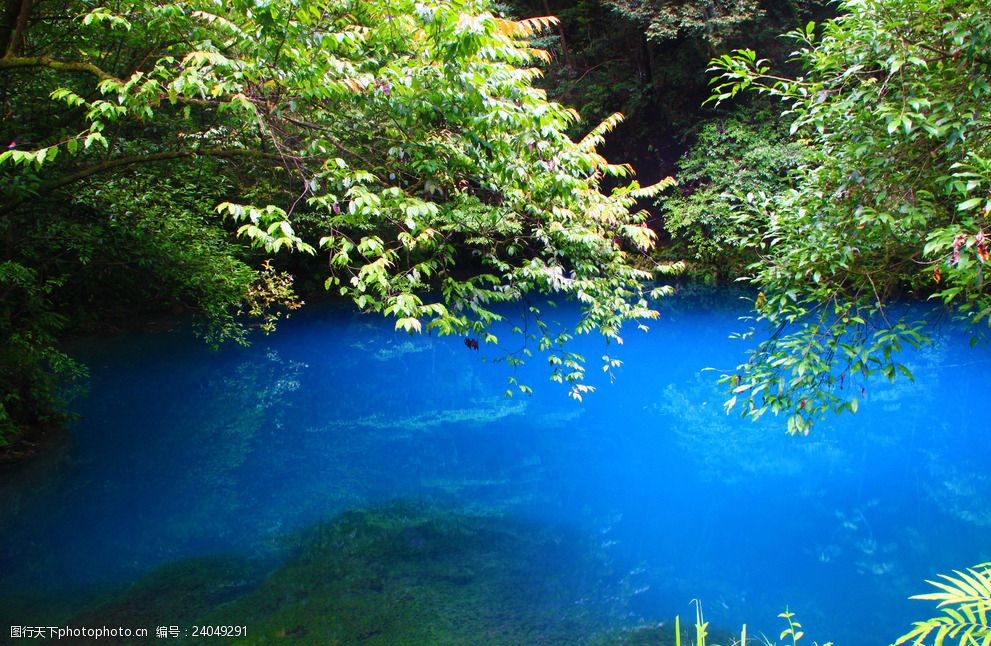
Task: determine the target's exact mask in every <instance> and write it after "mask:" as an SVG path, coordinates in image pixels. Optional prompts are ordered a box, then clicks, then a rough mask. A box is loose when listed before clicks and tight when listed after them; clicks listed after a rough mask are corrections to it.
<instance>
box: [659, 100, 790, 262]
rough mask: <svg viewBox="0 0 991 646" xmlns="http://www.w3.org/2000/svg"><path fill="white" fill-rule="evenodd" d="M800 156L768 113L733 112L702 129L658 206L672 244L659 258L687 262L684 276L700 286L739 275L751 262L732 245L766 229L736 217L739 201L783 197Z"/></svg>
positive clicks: (751, 253)
mask: <svg viewBox="0 0 991 646" xmlns="http://www.w3.org/2000/svg"><path fill="white" fill-rule="evenodd" d="M806 150H807V149H806V147H805V146H804V145H803V144H801V143H799V142H793V141H789V140H788V129H787V126H786V125H785V124H783V123H782V122H781V121H780V120H777V119H775V118H774V117H773V115H772V114H771V113H770V112H769V111H765V110H756V109H753V110H752V109H748V110H739V111H737V112H736V113H734V114H732V115H729V116H725V117H721V118H716V119H712V120H710V121H707V122H705V123H704V124H703V125H702V127H701V128H700V129H699V132H698V134H697V137H696V141H695V143H694V145H693V146H692V147H691V148H690V149H689V151H688V152H687V153H686V154H685V155H684V157H682V159H681V160H680V161H679V162H678V171H677V177H678V186H677V188H676V189H674V190H672V191H669V193H671V194H665V195H664V196H663V197H662V198H661V199H659V200H658V202H657V207H658V209H659V210H660V212H661V214H662V215H663V217H664V229H665V230H666V231H667V232H668V233H669V234H670V235H671V237H672V244H670V245H668V247H667V248H665V250H664V252H665V254H666V255H671V256H672V257H677V258H682V259H684V260H686V261H687V262H688V263H689V269H688V272H689V274H690V275H693V276H695V277H697V278H700V279H703V280H708V281H729V280H733V279H735V278H737V277H738V276H742V275H744V274H745V273H746V268H747V266H749V265H750V264H751V263H753V262H754V261H755V260H757V255H756V253H755V249H754V248H752V247H748V246H745V245H744V246H740V245H737V241H738V240H739V239H740V238H741V237H743V236H746V235H749V234H750V233H751V232H752V231H754V230H755V229H756V230H766V228H767V222H766V221H764V220H762V219H760V218H759V217H758V218H748V219H746V220H743V219H741V218H740V217H738V216H739V214H738V211H737V208H738V206H739V203H740V201H741V199H745V198H741V197H740V196H741V195H742V196H745V195H746V194H747V193H751V194H760V193H764V194H774V193H778V192H781V191H784V190H787V189H788V188H789V187H790V185H791V182H792V180H793V173H794V171H795V170H796V169H798V168H799V167H801V165H802V163H803V162H804V161H805V151H806Z"/></svg>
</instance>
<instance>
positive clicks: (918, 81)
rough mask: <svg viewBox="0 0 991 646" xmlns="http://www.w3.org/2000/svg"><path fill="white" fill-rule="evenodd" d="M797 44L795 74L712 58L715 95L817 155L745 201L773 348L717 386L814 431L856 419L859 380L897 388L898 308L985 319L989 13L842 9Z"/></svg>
mask: <svg viewBox="0 0 991 646" xmlns="http://www.w3.org/2000/svg"><path fill="white" fill-rule="evenodd" d="M841 8H842V10H843V14H842V15H841V16H839V17H838V18H836V19H835V20H832V21H829V22H827V23H826V24H824V25H823V26H822V28H821V29H818V28H817V27H816V26H815V25H813V24H809V25H808V27H807V28H805V29H802V30H799V31H796V32H793V33H792V34H791V38H792V39H793V41H794V42H795V44H796V45H797V47H798V50H797V51H796V53H795V57H796V58H797V59H798V61H800V62H801V64H802V66H803V68H804V73H803V74H802V75H801V76H798V77H795V78H791V77H787V76H783V75H776V74H775V73H773V72H772V71H771V67H770V64H769V63H768V62H767V61H766V60H763V59H759V58H757V56H756V54H755V53H754V52H753V51H751V50H741V51H738V52H736V53H735V54H733V55H726V56H723V57H721V58H719V59H717V60H716V61H715V63H714V69H715V70H717V71H718V72H720V73H721V77H720V79H719V81H718V83H719V84H718V87H717V91H716V92H717V94H716V96H717V98H718V100H720V101H726V100H729V99H731V98H732V97H734V96H736V95H737V94H738V93H739V92H740V91H741V90H756V91H758V92H761V93H764V94H767V95H770V96H772V97H776V98H778V99H780V100H781V102H782V103H783V106H784V112H783V113H782V115H783V117H785V118H787V119H788V120H789V121H790V123H791V131H792V132H793V133H795V135H796V136H798V137H801V138H802V139H803V140H804V141H805V142H806V143H807V145H808V147H809V155H810V157H809V161H808V162H806V163H805V164H803V166H802V168H801V177H800V180H799V181H798V182H797V183H796V184H795V188H794V190H790V191H784V192H779V193H776V194H773V195H755V194H751V195H750V196H749V198H748V199H747V200H746V204H747V208H745V209H741V210H740V216H739V217H740V218H742V219H747V220H749V219H753V218H757V221H760V222H766V223H767V225H766V227H760V228H754V230H753V234H752V235H749V236H741V237H740V239H739V240H738V244H740V245H747V246H749V247H751V248H753V249H755V250H756V252H757V253H758V254H759V257H760V260H759V261H758V262H757V263H755V264H754V265H753V266H752V268H751V271H752V273H753V281H754V283H755V285H756V286H757V287H758V288H759V289H760V290H761V291H760V294H759V295H758V298H757V302H756V309H757V313H758V320H759V321H760V322H761V324H762V326H761V327H762V328H763V329H766V330H770V337H769V338H768V339H767V340H765V341H763V342H762V343H761V344H760V345H759V346H758V347H757V349H756V350H755V351H754V352H753V354H752V355H751V357H750V360H749V361H748V362H747V363H745V364H743V365H741V366H739V368H738V369H737V371H736V372H735V373H734V374H730V375H727V376H726V380H727V381H728V382H729V383H730V385H731V386H732V388H733V391H734V394H735V398H734V401H731V402H730V406H732V405H733V404H734V402H735V400H736V398H742V399H743V402H742V406H743V412H744V413H745V414H747V415H750V416H753V417H759V416H760V415H762V414H764V413H765V412H767V411H771V412H773V413H785V414H787V415H788V416H789V428H790V430H792V431H794V432H807V431H808V429H809V425H810V423H811V422H812V421H813V420H814V419H816V418H817V417H818V416H820V415H821V414H822V413H823V412H824V411H826V410H843V409H849V410H853V411H856V409H857V405H858V400H859V399H860V398H862V397H863V396H864V394H865V393H866V390H865V388H864V386H863V384H862V383H859V380H860V379H861V378H864V377H867V376H869V375H872V374H876V373H880V374H883V375H885V376H887V377H889V378H894V377H895V376H896V374H898V373H899V372H901V373H905V374H906V375H907V374H908V371H907V370H906V369H905V368H904V366H902V365H901V364H899V363H898V362H897V352H898V350H899V349H900V348H902V347H903V346H904V345H905V344H918V343H920V342H922V340H923V335H922V328H923V322H921V321H920V320H919V319H918V318H913V317H912V316H909V315H906V314H904V313H903V312H900V311H899V309H898V308H897V307H895V306H893V305H892V302H893V299H895V298H899V297H905V296H909V295H911V296H916V297H919V298H922V297H931V298H935V299H939V300H940V301H942V302H943V303H945V304H946V305H948V306H949V307H950V308H952V310H953V311H954V312H955V313H956V314H958V315H960V316H962V317H964V318H967V319H969V320H971V321H973V322H975V323H984V322H987V321H988V320H989V316H988V315H989V312H991V300H989V295H988V291H987V289H986V288H985V286H984V276H983V268H984V264H985V262H986V261H987V260H988V259H989V251H988V249H989V246H988V240H987V237H986V235H987V234H986V232H985V231H984V228H985V227H987V226H988V215H989V213H991V200H989V199H988V195H989V194H991V172H989V170H988V169H989V168H991V162H989V159H991V150H989V147H988V137H987V131H988V128H989V126H991V122H989V120H988V112H987V109H986V107H987V101H988V99H989V97H991V84H989V82H988V68H989V65H991V19H989V16H988V13H987V11H986V10H985V9H986V7H985V5H984V4H983V3H981V2H975V1H973V0H894V1H891V0H885V1H883V2H881V1H878V0H850V1H848V2H844V3H843V4H842V5H841Z"/></svg>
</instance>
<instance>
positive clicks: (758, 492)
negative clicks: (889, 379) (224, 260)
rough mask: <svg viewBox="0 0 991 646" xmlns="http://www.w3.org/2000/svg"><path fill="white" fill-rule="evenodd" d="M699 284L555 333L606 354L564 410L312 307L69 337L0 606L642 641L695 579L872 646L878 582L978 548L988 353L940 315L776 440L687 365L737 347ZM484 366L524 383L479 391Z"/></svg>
mask: <svg viewBox="0 0 991 646" xmlns="http://www.w3.org/2000/svg"><path fill="white" fill-rule="evenodd" d="M717 296H719V297H721V299H722V303H723V304H724V306H723V307H722V308H718V309H713V308H712V307H711V305H712V302H713V301H712V297H711V296H710V297H708V298H709V301H708V302H707V303H703V302H701V301H700V300H698V299H693V298H690V297H683V298H680V299H679V298H676V299H673V300H671V301H669V302H667V303H665V308H664V310H663V314H662V319H661V321H660V322H658V323H655V324H654V325H653V327H652V329H651V331H650V332H649V333H646V334H643V333H639V332H635V331H632V330H631V331H630V332H629V333H628V336H627V338H626V343H625V345H624V347H622V348H618V349H617V348H615V347H608V346H605V345H604V344H603V342H602V341H601V340H600V339H597V338H589V337H583V338H581V339H579V344H580V345H581V347H580V348H579V350H580V351H581V352H583V353H584V354H585V355H586V356H588V357H590V358H595V357H598V356H601V355H603V354H609V356H620V357H621V358H622V359H623V360H624V364H623V366H622V367H620V368H619V369H618V371H617V373H618V374H617V380H616V381H615V383H610V382H609V380H608V379H607V378H605V377H604V378H603V379H602V382H601V383H597V384H596V385H597V386H598V392H596V393H595V394H594V395H592V396H589V397H586V398H585V401H584V403H582V404H579V403H577V402H575V401H574V400H572V399H570V398H568V397H566V395H565V392H564V391H563V390H562V389H559V388H558V387H557V386H555V385H553V384H550V383H545V380H546V370H544V368H543V367H542V366H541V365H540V363H539V360H537V359H535V360H533V361H532V362H531V364H530V365H528V366H526V367H524V368H521V369H517V371H516V372H515V373H514V372H511V370H512V369H511V368H509V367H507V366H506V365H505V364H503V363H498V362H494V361H493V360H494V359H496V358H497V357H498V353H497V352H496V351H494V350H492V349H490V348H486V347H484V346H483V347H482V348H480V349H479V351H477V352H476V351H473V350H471V349H469V348H466V347H465V345H464V344H463V343H462V340H460V339H450V338H443V339H438V338H434V337H430V336H418V337H409V336H406V335H404V334H396V333H394V332H392V331H391V329H390V328H391V326H390V325H389V324H388V323H387V322H379V321H378V320H376V319H373V318H368V317H362V316H357V315H352V314H350V313H347V312H344V311H340V310H332V309H325V310H322V311H320V310H314V311H312V312H311V313H309V314H307V315H304V316H299V317H297V318H295V319H293V320H291V321H289V322H287V323H286V324H285V325H284V326H283V327H282V329H281V330H280V332H279V333H277V334H276V335H275V336H273V337H270V338H261V339H258V340H257V342H256V344H255V345H254V346H253V347H251V348H247V349H242V348H229V349H225V350H223V351H221V352H218V353H213V352H210V351H208V350H206V349H204V348H202V347H201V346H200V345H198V344H197V343H195V342H194V341H191V339H189V338H188V337H187V336H186V335H184V334H180V333H174V334H157V335H132V336H122V337H116V338H112V339H107V340H103V341H98V342H97V341H94V342H92V343H90V344H89V345H88V346H87V347H86V348H85V350H84V351H83V353H82V354H84V355H85V356H84V357H83V358H84V359H85V360H87V361H88V362H89V364H90V366H91V369H92V375H93V376H92V383H91V389H90V395H89V397H88V398H87V399H85V400H84V401H80V402H79V403H78V409H79V412H80V413H81V415H82V417H81V420H80V421H79V423H77V424H76V425H75V426H74V428H73V429H72V435H71V439H70V440H69V442H68V444H67V446H65V447H59V449H58V450H57V451H54V452H53V454H52V455H51V456H49V457H48V458H47V459H45V460H43V461H39V462H38V463H36V464H33V465H30V466H29V468H27V469H20V470H19V471H17V472H13V473H10V474H7V475H5V476H2V477H3V478H4V480H3V481H0V511H2V515H0V597H2V598H0V620H2V621H6V622H7V623H10V624H19V625H30V623H31V622H35V623H37V624H38V625H51V624H53V623H55V622H58V621H71V622H72V623H73V624H78V625H83V624H82V622H83V621H86V622H90V623H101V621H102V620H101V619H100V618H101V617H107V618H108V619H106V622H109V621H111V618H114V620H115V621H116V620H117V619H120V620H121V621H123V620H124V619H129V620H131V621H133V622H148V623H149V625H152V626H153V625H154V624H155V622H168V623H170V624H175V623H177V622H179V621H187V620H188V621H193V620H197V621H201V620H209V621H211V622H214V623H226V624H240V623H248V624H249V629H251V630H253V631H255V632H254V633H252V634H255V635H263V634H266V635H269V636H272V637H277V636H280V635H281V636H283V637H294V638H296V639H303V640H307V639H309V640H318V641H319V640H320V639H325V638H326V639H338V640H343V641H344V642H350V641H365V642H369V643H396V641H397V640H399V641H402V640H404V639H405V640H406V641H407V643H445V640H446V641H448V642H450V641H454V642H457V641H458V639H461V640H462V641H464V640H467V641H469V642H471V641H474V642H475V643H482V642H487V643H496V642H502V643H555V642H556V643H574V641H575V640H576V639H580V640H584V641H590V640H591V641H594V640H602V641H603V643H615V642H617V641H620V642H625V643H663V640H666V639H668V638H670V627H669V622H670V620H671V618H672V617H673V616H674V615H675V614H681V615H682V617H685V616H689V615H691V614H692V613H693V608H692V606H690V605H689V604H690V601H691V600H692V599H694V598H700V599H702V600H703V603H704V608H705V610H706V616H707V619H709V620H710V622H711V623H712V624H713V625H717V626H724V627H727V628H732V627H734V626H738V625H739V624H740V623H743V622H747V623H748V625H749V626H750V627H751V629H752V634H759V631H764V632H766V633H767V634H768V635H774V634H776V632H775V631H780V626H779V625H778V623H777V620H776V619H775V618H776V616H777V614H778V613H779V612H780V611H781V610H782V609H784V607H785V606H786V605H787V606H788V607H790V608H791V609H793V610H797V611H798V612H799V618H800V619H801V621H802V623H803V625H804V626H805V628H806V629H807V633H808V635H809V636H808V637H807V638H806V639H808V640H809V641H810V642H811V640H812V639H817V640H819V641H820V642H822V641H825V640H827V639H833V640H835V641H837V642H838V643H845V644H859V643H881V642H880V641H879V640H890V639H891V638H893V637H894V636H897V635H898V634H901V633H902V632H904V630H905V629H906V628H907V626H908V625H909V622H910V621H911V620H912V619H915V618H920V617H923V616H927V615H928V613H929V612H930V610H931V609H930V608H928V607H926V606H925V605H924V604H921V603H919V602H910V601H908V600H907V597H908V595H910V594H913V593H916V592H919V591H921V590H922V589H923V586H924V583H923V580H924V579H925V578H932V576H933V575H935V574H936V573H937V572H941V571H948V570H950V569H952V568H956V567H961V566H966V565H970V564H973V563H977V562H980V561H982V560H988V559H991V552H989V549H991V547H989V546H991V541H989V540H988V539H989V537H991V534H989V532H991V529H989V528H991V514H989V513H988V511H987V505H986V501H987V499H988V497H989V496H991V478H989V477H988V475H987V474H986V465H987V463H988V457H989V450H988V446H989V444H988V442H987V439H986V437H985V436H984V433H983V428H982V424H981V421H980V418H981V415H980V414H977V413H974V414H970V413H968V411H978V410H979V409H980V405H981V404H980V403H981V402H982V401H983V400H984V396H985V392H986V390H987V385H988V384H987V378H986V376H985V375H986V373H987V367H988V362H989V360H991V353H989V351H988V350H987V349H986V348H980V347H979V348H977V349H973V350H971V349H969V348H967V338H966V337H965V336H963V335H955V334H953V333H951V332H949V331H947V332H946V333H945V334H944V336H943V337H942V338H941V339H940V340H939V342H938V343H936V344H935V345H934V346H932V347H930V348H927V349H925V350H924V351H922V352H919V353H916V354H914V355H912V356H911V357H909V359H908V363H909V364H910V367H911V368H912V369H913V371H914V372H915V374H916V377H917V380H916V382H915V383H911V382H907V381H904V382H903V381H899V382H896V383H894V384H882V383H877V384H873V385H872V386H871V392H869V393H868V397H867V399H866V401H865V402H864V403H863V405H862V406H861V409H860V412H859V413H858V414H857V415H856V416H847V417H843V418H839V419H835V420H829V421H828V422H827V423H824V424H823V425H821V426H820V427H817V428H816V429H815V431H814V433H813V435H812V436H811V437H808V438H791V437H787V436H785V435H784V433H783V429H782V427H781V426H775V425H774V424H773V422H774V420H769V421H768V423H766V424H763V425H752V424H750V423H746V422H742V421H740V420H738V419H737V418H736V417H727V416H726V415H725V414H724V413H723V410H722V405H721V404H722V399H723V395H722V393H721V391H720V390H719V388H718V387H717V386H715V385H714V384H713V380H714V379H713V377H712V376H711V373H703V372H700V371H701V369H702V368H705V367H708V366H714V367H727V366H731V365H734V364H735V363H736V362H737V361H738V359H739V357H740V356H742V351H743V349H742V348H741V347H739V345H738V343H734V342H730V341H728V340H727V337H728V335H729V333H730V332H732V331H735V330H736V329H738V327H739V324H738V322H737V321H736V318H735V317H736V316H738V315H739V314H740V313H741V311H739V310H737V309H736V308H734V307H732V306H730V307H727V306H725V303H726V302H731V303H732V297H731V295H729V294H726V293H722V294H717ZM557 314H558V316H559V318H561V319H562V320H569V319H571V318H573V316H574V312H572V311H569V310H567V309H564V308H562V309H560V310H558V311H557ZM504 337H505V338H504V342H509V335H508V334H505V335H504ZM591 368H592V370H594V368H595V366H594V365H592V366H591ZM592 370H590V372H592ZM508 376H515V377H517V378H518V379H520V380H521V381H523V382H524V383H528V384H530V385H532V386H535V387H536V394H535V395H534V396H532V397H519V396H517V397H514V398H512V399H506V398H504V397H503V392H504V391H505V388H506V378H507V377H508ZM514 595H515V596H514ZM136 608H144V610H142V611H141V613H138V614H135V612H136V610H135V609H136ZM129 613H130V614H129ZM142 613H143V614H142ZM156 613H158V614H156ZM166 615H168V616H169V617H173V618H172V619H168V618H166ZM412 616H416V617H419V618H420V619H419V620H418V621H412V620H411V619H410V617H412ZM156 617H159V618H156ZM425 618H429V621H427V620H426V619H425ZM252 622H253V623H254V626H253V627H252V626H251V625H250V624H252ZM104 623H105V622H104ZM404 630H405V631H406V632H405V633H404V632H403V631H404ZM418 631H419V632H418ZM431 631H432V632H431ZM459 631H460V632H459ZM458 635H460V637H458ZM578 636H581V637H580V638H579V637H578ZM638 640H639V641H638Z"/></svg>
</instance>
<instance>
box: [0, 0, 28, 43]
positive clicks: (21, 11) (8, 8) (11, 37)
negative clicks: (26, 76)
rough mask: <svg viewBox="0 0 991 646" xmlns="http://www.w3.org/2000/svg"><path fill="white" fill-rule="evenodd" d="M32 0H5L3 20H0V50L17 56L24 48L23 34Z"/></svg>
mask: <svg viewBox="0 0 991 646" xmlns="http://www.w3.org/2000/svg"><path fill="white" fill-rule="evenodd" d="M33 4H34V0H5V2H4V12H3V21H2V22H0V52H3V55H4V56H17V55H18V54H20V53H21V50H22V49H23V48H24V34H25V33H27V30H28V18H30V16H31V7H32V5H33Z"/></svg>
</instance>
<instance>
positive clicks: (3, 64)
mask: <svg viewBox="0 0 991 646" xmlns="http://www.w3.org/2000/svg"><path fill="white" fill-rule="evenodd" d="M11 43H13V41H11ZM19 67H50V68H52V69H54V70H62V71H66V72H86V73H87V74H92V75H93V76H96V77H97V78H99V79H100V80H101V81H106V80H108V79H111V80H114V81H117V82H118V83H123V81H122V80H120V79H119V78H117V77H116V76H114V75H113V74H108V73H106V72H104V71H103V70H101V69H100V68H99V67H97V66H96V65H93V64H92V63H80V62H66V61H60V60H56V59H54V58H50V57H48V56H16V55H14V54H12V53H11V52H10V50H9V49H8V51H7V54H6V55H5V56H4V57H3V58H0V69H16V68H19Z"/></svg>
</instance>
